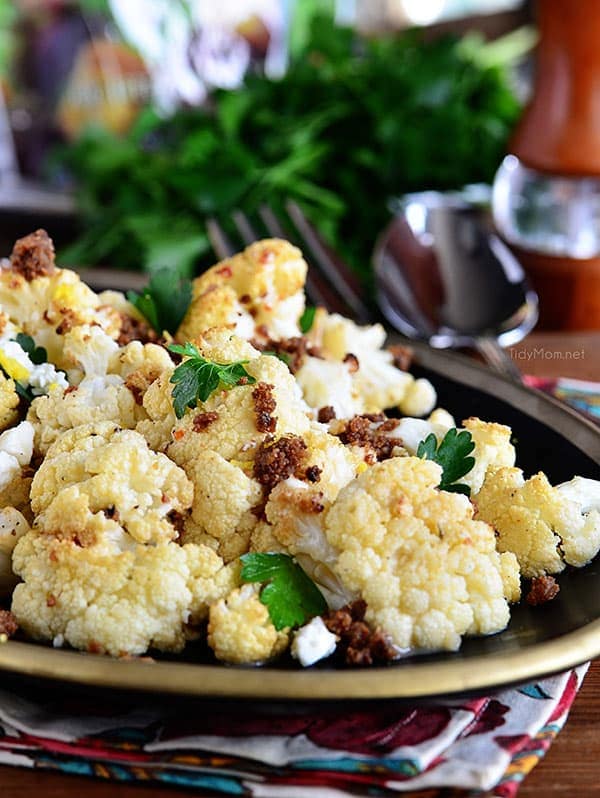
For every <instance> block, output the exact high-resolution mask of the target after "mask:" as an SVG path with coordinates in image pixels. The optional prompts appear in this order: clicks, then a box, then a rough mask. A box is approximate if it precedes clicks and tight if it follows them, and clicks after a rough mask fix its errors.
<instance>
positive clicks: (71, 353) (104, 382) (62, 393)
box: [27, 325, 172, 454]
mask: <svg viewBox="0 0 600 798" xmlns="http://www.w3.org/2000/svg"><path fill="white" fill-rule="evenodd" d="M64 340H65V348H64V355H65V360H66V361H67V362H68V364H69V375H70V379H71V383H72V384H71V386H70V388H68V389H67V390H61V389H58V388H57V389H54V390H51V391H50V393H49V394H48V395H47V396H42V397H39V398H38V399H35V400H34V401H33V402H32V404H31V407H30V408H29V412H28V416H27V418H28V420H29V421H31V423H32V424H33V426H34V429H35V448H36V451H37V452H39V453H40V454H45V453H46V452H47V450H48V447H49V446H50V445H51V444H52V443H53V442H54V441H55V440H56V438H57V437H58V436H59V435H60V434H61V433H63V432H65V431H67V430H69V429H73V428H74V427H77V426H79V425H80V424H87V423H91V422H94V421H114V422H115V423H116V424H118V425H119V426H120V427H123V428H124V429H133V428H134V427H135V426H136V424H137V423H138V421H140V420H141V419H144V418H147V414H146V412H145V410H144V408H143V398H144V395H145V393H146V391H147V390H148V387H149V386H150V385H151V384H152V382H154V380H156V379H157V378H158V377H159V376H160V375H161V374H162V372H163V371H164V370H165V369H171V368H172V362H171V358H170V357H169V355H168V353H167V352H166V351H165V350H164V349H163V348H162V347H160V346H157V345H156V344H142V343H140V342H139V341H134V342H132V343H130V344H128V345H127V346H125V347H122V348H120V347H119V346H118V345H117V343H116V342H115V341H113V340H112V338H110V336H108V335H107V334H106V333H105V332H104V331H103V330H102V329H101V328H100V327H90V326H89V325H81V326H80V327H76V328H74V329H73V330H71V331H70V332H68V333H67V334H66V335H65V336H64Z"/></svg>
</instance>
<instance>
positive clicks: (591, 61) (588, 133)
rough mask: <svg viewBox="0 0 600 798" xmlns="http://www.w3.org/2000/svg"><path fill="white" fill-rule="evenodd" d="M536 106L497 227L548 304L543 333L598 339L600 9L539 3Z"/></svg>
mask: <svg viewBox="0 0 600 798" xmlns="http://www.w3.org/2000/svg"><path fill="white" fill-rule="evenodd" d="M537 17H538V25H539V34H540V38H539V44H538V47H537V59H536V77H535V83H534V89H533V96H532V98H531V101H530V102H529V104H528V106H527V107H526V109H525V111H524V114H523V117H522V119H521V121H520V123H519V125H518V126H517V129H516V131H515V133H514V135H513V138H512V141H511V145H510V148H509V149H510V153H511V154H510V155H508V156H507V157H506V158H505V160H504V162H503V164H502V166H501V167H500V169H499V171H498V174H497V176H496V180H495V183H494V192H493V206H494V218H495V221H496V225H497V227H498V229H499V231H500V233H501V234H502V235H503V236H504V237H505V238H506V239H507V241H508V242H509V243H510V244H511V246H512V247H513V248H514V249H515V251H516V253H517V255H518V257H519V259H520V260H521V262H522V264H523V266H524V268H525V269H526V270H527V272H528V274H529V276H530V278H531V281H532V283H533V285H534V287H535V288H536V289H537V291H538V293H539V295H540V327H544V328H546V329H565V330H566V329H571V330H575V329H579V330H597V329H600V0H571V2H565V0H538V4H537Z"/></svg>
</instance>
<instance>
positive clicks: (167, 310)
mask: <svg viewBox="0 0 600 798" xmlns="http://www.w3.org/2000/svg"><path fill="white" fill-rule="evenodd" d="M127 299H128V300H129V301H130V302H131V304H132V305H134V306H135V307H136V308H137V309H138V310H139V311H140V313H141V314H142V315H143V316H144V318H146V319H147V320H148V322H149V324H150V325H151V326H152V327H153V328H154V329H155V330H156V332H157V333H159V334H160V333H162V332H164V330H167V332H170V333H174V332H175V331H176V330H177V328H178V327H179V325H180V324H181V322H182V320H183V317H184V316H185V314H186V312H187V309H188V307H189V304H190V302H191V301H192V282H191V280H189V279H188V278H187V277H183V276H182V275H181V274H180V273H179V272H177V271H175V270H174V269H159V270H158V271H156V272H155V273H154V274H153V275H152V277H151V279H150V282H149V283H148V285H147V286H146V287H145V288H144V289H143V290H142V293H141V294H138V293H137V292H136V291H128V292H127Z"/></svg>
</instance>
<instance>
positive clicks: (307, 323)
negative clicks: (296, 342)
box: [298, 305, 317, 335]
mask: <svg viewBox="0 0 600 798" xmlns="http://www.w3.org/2000/svg"><path fill="white" fill-rule="evenodd" d="M316 312H317V309H316V308H315V307H314V306H313V305H308V307H307V308H306V309H305V310H304V313H303V314H302V315H301V316H300V321H299V322H298V325H299V327H300V332H301V333H302V335H306V333H307V332H308V331H309V330H310V328H311V327H312V326H313V323H314V320H315V313H316Z"/></svg>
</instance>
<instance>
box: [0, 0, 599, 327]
mask: <svg viewBox="0 0 600 798" xmlns="http://www.w3.org/2000/svg"><path fill="white" fill-rule="evenodd" d="M591 2H592V3H593V2H595V0H591ZM586 3H587V5H588V6H590V0H577V3H575V4H574V5H585V4H586ZM544 4H546V5H547V6H548V8H546V9H545V10H544V9H543V8H542V6H544ZM552 5H554V6H556V8H555V9H554V17H555V18H556V15H557V14H559V13H561V12H560V10H559V6H560V5H561V3H560V2H557V0H540V2H539V6H540V8H539V9H538V8H536V6H535V5H534V6H533V7H532V4H530V3H527V2H521V1H520V0H338V2H327V1H326V0H296V2H294V1H293V0H220V2H219V3H213V2H208V1H207V0H78V1H77V2H75V1H74V0H73V1H69V0H0V245H1V249H0V253H1V254H8V253H9V252H10V248H11V245H12V241H14V239H15V238H16V237H18V236H20V235H24V234H26V233H27V232H29V231H30V230H31V229H35V228H36V227H39V226H44V227H46V228H47V229H48V231H49V232H50V234H51V235H52V236H53V237H54V239H55V241H56V243H57V247H58V250H59V263H61V265H65V266H67V265H68V266H71V267H73V266H74V267H80V266H102V267H106V268H118V269H121V270H134V271H145V272H152V271H154V270H156V269H158V268H161V267H163V266H170V267H172V268H176V269H178V270H180V271H181V272H183V273H187V274H194V273H198V272H199V271H201V270H202V269H203V268H205V267H206V266H208V265H210V264H211V262H214V256H213V255H212V252H211V246H210V241H209V237H208V235H207V230H206V219H207V217H210V216H213V217H216V218H217V219H219V220H220V222H221V223H222V225H223V226H224V227H225V228H227V225H228V224H229V219H230V216H231V213H232V211H233V210H235V209H236V208H242V209H243V210H244V211H245V212H246V213H248V214H252V213H253V212H255V211H256V210H257V209H258V208H259V207H260V206H261V205H263V204H265V203H267V204H268V205H269V207H271V208H272V209H273V210H274V211H275V213H277V212H278V209H280V208H283V206H284V203H285V202H286V200H288V199H292V200H295V201H296V202H297V203H298V204H299V205H300V206H301V207H302V209H303V210H304V212H305V214H306V215H307V217H308V218H309V219H310V220H311V221H312V222H313V223H314V224H316V225H318V227H319V230H320V231H321V232H322V233H323V235H324V236H325V238H326V239H327V241H328V242H329V243H330V244H331V245H332V247H333V248H334V249H335V250H336V251H338V252H339V253H340V254H341V255H342V256H343V258H344V259H345V260H346V261H347V262H348V263H349V264H350V265H351V267H352V268H353V269H354V270H355V272H356V273H357V274H358V275H359V276H360V279H361V280H363V282H364V285H365V290H366V291H369V290H370V286H371V279H372V278H371V257H372V252H373V247H374V244H375V241H376V239H377V237H378V235H379V234H380V233H381V230H382V229H383V228H384V227H385V225H386V224H387V223H388V221H389V219H390V216H391V210H390V208H392V207H393V204H394V201H395V200H397V198H398V197H401V196H402V195H405V194H406V193H408V192H415V191H423V190H432V189H434V190H438V191H444V192H446V191H450V190H452V191H456V190H460V189H462V188H463V187H464V186H466V185H470V184H474V183H475V184H484V185H485V186H488V187H490V190H491V186H492V185H493V184H494V180H496V186H495V189H494V192H495V193H494V202H495V203H498V204H499V205H498V208H496V209H495V217H496V223H497V225H498V227H499V230H500V233H501V234H502V235H503V236H504V237H505V238H506V239H507V240H508V241H509V243H510V244H511V246H513V247H514V251H515V252H517V253H518V254H519V257H520V259H521V260H522V262H523V263H524V264H525V266H526V269H527V270H528V271H529V272H530V274H531V276H532V278H533V281H534V284H536V286H537V287H538V288H539V289H541V291H542V292H543V294H544V295H546V294H547V295H548V296H549V298H548V299H547V300H546V299H544V296H543V297H542V299H543V301H542V318H541V323H542V324H543V325H545V326H546V327H551V328H559V327H570V328H580V329H584V328H588V329H599V328H600V298H599V297H598V295H599V294H600V288H599V286H600V276H599V275H600V271H599V269H600V267H599V266H598V263H600V261H598V258H597V253H596V251H595V247H596V238H595V233H594V232H593V231H594V230H595V229H596V227H597V226H598V221H599V220H600V201H598V215H597V216H596V202H597V196H596V184H595V179H594V174H595V172H594V169H593V168H590V170H589V174H588V173H587V172H586V164H585V163H583V165H582V164H577V165H576V167H573V166H572V165H571V166H569V167H568V168H567V170H566V172H565V175H566V180H565V179H563V180H562V182H561V183H560V185H558V184H556V183H555V181H554V173H555V172H556V174H557V175H559V176H561V177H563V178H564V177H565V175H563V174H562V171H561V168H560V163H559V164H558V165H556V164H555V163H554V162H553V161H552V157H550V158H549V161H548V162H547V163H543V164H537V163H530V161H532V160H533V161H535V157H533V158H529V160H528V156H527V153H526V152H525V151H526V150H527V147H523V146H522V145H523V136H524V138H525V144H527V145H528V146H529V150H531V149H532V146H531V138H532V136H531V135H529V138H528V135H527V134H528V131H527V130H526V131H525V134H521V142H520V143H519V134H518V133H517V135H516V138H515V131H516V130H517V123H518V122H519V120H521V127H520V129H521V131H522V129H523V119H524V117H523V109H524V108H525V107H528V106H527V104H528V103H529V105H531V103H532V97H533V95H534V93H535V87H536V86H537V85H538V83H539V69H538V78H537V80H536V82H534V81H533V75H534V74H535V62H536V56H535V52H536V49H535V48H536V43H539V42H540V31H541V33H542V34H543V33H544V29H543V24H541V25H540V22H542V23H543V19H541V17H540V16H539V13H540V12H541V13H542V16H543V13H546V14H548V13H549V11H548V9H549V10H550V12H551V11H552V9H551V8H550V6H552ZM565 5H569V6H570V5H572V4H564V3H562V6H565ZM590 7H591V6H590ZM599 11H600V10H599V9H597V10H596V12H591V14H592V17H593V19H592V20H591V21H592V22H593V21H594V20H596V22H597V21H598V19H597V18H598V14H599ZM594 13H595V16H594ZM583 20H584V25H583V27H586V25H585V17H584V18H583ZM578 25H579V26H580V28H581V20H579V21H578ZM546 27H548V25H546ZM588 27H589V26H588ZM591 27H592V28H593V25H592V26H591ZM598 28H599V25H598V24H596V29H598ZM547 33H548V32H547V31H546V34H547ZM542 39H543V36H542ZM546 40H547V36H546ZM573 46H574V47H579V48H581V47H582V44H581V41H579V42H574V43H573ZM556 47H558V45H557V44H556V42H555V49H556ZM539 52H540V50H539V47H538V61H539ZM575 66H576V65H574V68H575ZM538 67H539V64H538ZM590 68H591V66H590V62H589V60H588V66H587V69H588V70H589V69H590ZM551 72H552V64H550V66H549V67H548V69H547V70H546V72H545V73H544V74H550V73H551ZM563 77H564V76H563ZM563 82H564V81H563ZM590 91H593V89H590ZM584 104H585V103H584ZM596 104H597V103H596ZM547 105H548V103H547ZM549 105H550V106H551V105H552V101H551V100H550V101H549ZM538 110H539V109H538ZM550 116H552V114H550ZM553 118H554V119H555V121H556V113H554V117H553ZM540 119H541V121H540ZM535 121H536V125H537V127H536V128H535V130H534V131H533V138H534V140H535V138H536V136H537V137H538V142H539V141H540V140H541V139H543V138H547V134H548V130H549V128H545V122H544V117H543V109H542V116H541V117H540V116H539V114H538V116H537V117H536V120H535ZM584 122H585V120H584ZM557 124H558V123H557ZM525 127H526V125H525ZM529 133H531V131H529ZM515 142H516V144H515ZM534 144H535V141H534ZM520 149H521V150H523V153H524V154H523V156H522V157H521V158H519V157H517V156H520V154H521V153H520ZM533 149H534V150H535V146H534V147H533ZM527 151H528V150H527ZM507 153H510V154H511V157H512V158H513V161H504V162H503V159H504V157H505V156H506V155H507ZM599 158H600V156H599ZM558 160H560V159H558ZM555 166H556V168H554V167H555ZM530 167H531V169H533V172H532V173H531V174H530V171H528V170H529V169H530ZM499 170H500V171H499ZM540 175H541V176H542V177H543V178H544V180H543V181H542V183H543V185H542V184H541V183H540V180H539V179H538V178H539V177H540ZM530 178H531V179H530ZM544 181H545V182H544ZM582 181H583V182H582ZM584 184H585V185H584ZM490 197H491V194H490ZM490 201H491V200H490ZM557 203H558V204H557ZM566 205H569V207H570V208H572V207H575V211H573V210H571V211H570V213H569V220H568V223H566V222H565V219H564V218H563V216H564V214H563V213H562V208H563V207H564V206H566ZM553 208H554V210H556V208H558V209H559V210H558V211H557V212H556V213H555V214H554V216H552V214H551V213H549V209H550V210H552V209H553ZM583 217H584V218H583ZM582 218H583V222H582V221H581V220H582ZM549 220H550V221H549ZM548 224H551V225H553V228H552V230H550V231H549V230H547V229H546V227H545V225H548ZM582 224H583V225H584V227H585V231H584V237H583V240H584V246H583V248H582V246H581V240H582V238H581V229H580V228H581V225H582ZM565 225H566V226H565ZM590 226H591V228H593V229H592V230H591V231H590ZM573 236H575V237H576V238H577V246H578V247H579V248H577V247H575V248H574V246H573ZM549 241H550V242H551V243H550V244H549V245H548V242H549ZM534 256H535V257H534ZM540 258H541V260H540ZM581 263H583V264H584V267H581ZM540 264H541V266H540ZM582 269H583V271H584V272H585V274H586V275H588V276H587V278H586V279H587V283H585V286H587V288H586V287H585V286H584V288H583V289H582V288H581V286H579V288H577V287H576V286H575V283H576V282H577V279H578V278H577V279H576V277H577V275H579V274H580V273H583V272H582ZM559 272H560V274H561V275H562V278H561V279H562V280H563V282H562V283H560V290H559V292H558V293H559V294H560V299H559V300H557V299H556V297H555V298H554V300H553V299H552V293H553V286H555V281H556V279H558V278H557V277H556V275H557V274H558V273H559ZM588 273H589V274H588ZM565 275H566V277H565ZM590 275H591V277H590ZM571 278H573V279H571ZM565 280H566V282H565ZM594 281H595V282H594ZM590 286H591V288H590ZM592 289H593V290H592ZM569 291H570V294H569ZM577 291H578V292H579V293H577ZM594 291H595V292H596V293H595V294H594ZM565 292H567V293H565ZM582 292H583V293H582ZM554 294H556V291H554ZM567 294H568V296H567ZM581 295H584V296H586V297H587V299H586V302H587V305H586V309H585V312H573V313H571V312H570V311H569V310H568V308H567V305H569V303H570V304H573V305H574V306H577V307H579V308H580V305H581V299H580V298H578V297H580V296H581ZM590 296H591V297H592V298H593V296H595V297H596V299H595V300H594V301H593V302H591V304H590V299H589V298H590ZM569 297H570V299H569ZM557 301H558V306H557V304H556V303H557ZM553 302H554V305H553ZM594 303H595V304H594ZM580 310H581V308H580Z"/></svg>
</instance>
